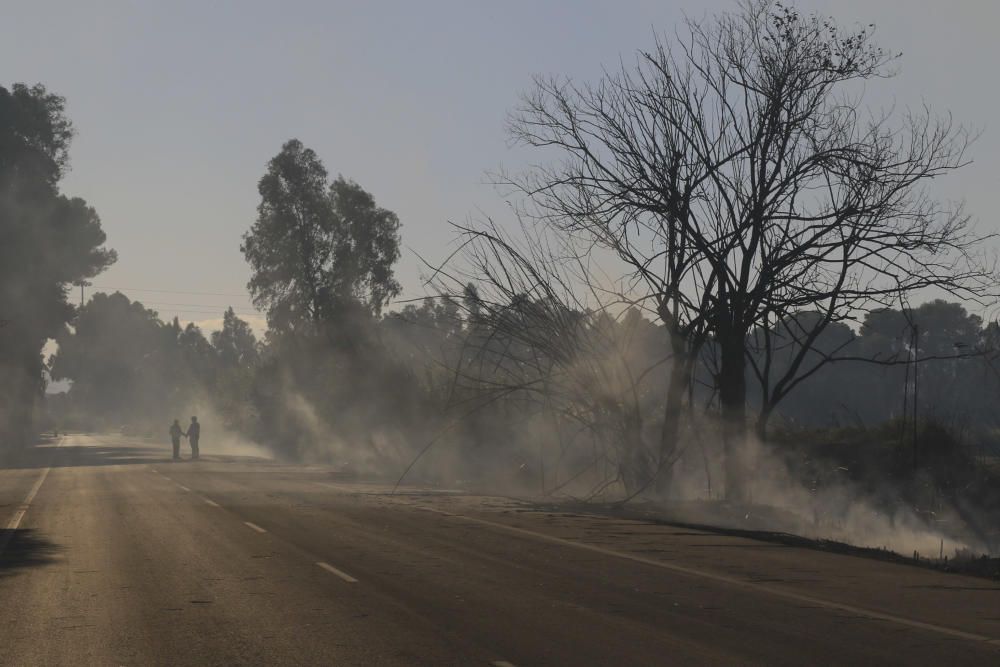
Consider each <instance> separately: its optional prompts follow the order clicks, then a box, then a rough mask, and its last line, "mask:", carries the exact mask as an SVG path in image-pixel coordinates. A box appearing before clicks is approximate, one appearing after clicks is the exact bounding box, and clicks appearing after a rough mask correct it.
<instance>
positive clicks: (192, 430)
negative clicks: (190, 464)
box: [184, 417, 201, 459]
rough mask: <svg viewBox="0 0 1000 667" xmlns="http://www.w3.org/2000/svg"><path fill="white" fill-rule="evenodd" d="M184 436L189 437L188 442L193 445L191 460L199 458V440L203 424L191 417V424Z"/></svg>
mask: <svg viewBox="0 0 1000 667" xmlns="http://www.w3.org/2000/svg"><path fill="white" fill-rule="evenodd" d="M184 435H186V436H187V439H188V442H189V443H191V458H192V459H196V458H198V440H199V439H200V438H201V424H199V423H198V418H197V417H191V424H190V425H189V426H188V430H187V433H185V434H184Z"/></svg>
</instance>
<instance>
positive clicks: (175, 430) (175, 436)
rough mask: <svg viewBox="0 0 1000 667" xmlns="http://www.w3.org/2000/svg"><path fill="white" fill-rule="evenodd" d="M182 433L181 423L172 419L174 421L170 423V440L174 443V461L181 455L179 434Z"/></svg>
mask: <svg viewBox="0 0 1000 667" xmlns="http://www.w3.org/2000/svg"><path fill="white" fill-rule="evenodd" d="M182 435H184V431H182V430H181V423H180V421H178V420H176V419H175V420H174V423H173V424H171V425H170V442H171V443H172V444H173V445H174V460H175V461H176V460H177V459H179V458H180V457H181V436H182Z"/></svg>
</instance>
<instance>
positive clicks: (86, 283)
mask: <svg viewBox="0 0 1000 667" xmlns="http://www.w3.org/2000/svg"><path fill="white" fill-rule="evenodd" d="M73 284H74V285H79V286H80V307H81V308H83V288H84V287H90V281H89V280H81V281H80V282H77V283H73Z"/></svg>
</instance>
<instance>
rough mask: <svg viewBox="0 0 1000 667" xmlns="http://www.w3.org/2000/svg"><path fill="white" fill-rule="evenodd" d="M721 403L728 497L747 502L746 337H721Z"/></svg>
mask: <svg viewBox="0 0 1000 667" xmlns="http://www.w3.org/2000/svg"><path fill="white" fill-rule="evenodd" d="M719 342H720V345H721V350H720V351H721V362H722V363H721V366H720V369H719V403H720V405H721V407H722V450H723V456H724V458H725V460H724V462H723V469H724V471H725V478H726V482H725V489H726V499H727V500H729V501H732V502H738V503H742V502H746V500H747V485H746V481H747V480H746V462H745V459H746V397H747V388H746V358H745V356H744V346H743V344H744V337H743V336H742V335H739V334H732V333H730V334H728V335H726V336H724V337H721V338H720V340H719Z"/></svg>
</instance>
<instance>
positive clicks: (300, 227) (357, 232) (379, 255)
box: [241, 139, 399, 331]
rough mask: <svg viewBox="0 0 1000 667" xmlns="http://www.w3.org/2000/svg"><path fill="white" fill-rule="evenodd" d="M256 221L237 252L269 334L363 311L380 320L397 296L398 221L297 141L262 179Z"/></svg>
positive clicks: (276, 158) (290, 142)
mask: <svg viewBox="0 0 1000 667" xmlns="http://www.w3.org/2000/svg"><path fill="white" fill-rule="evenodd" d="M258 191H259V192H260V196H261V203H260V205H259V206H258V208H257V212H258V216H257V221H256V222H255V223H254V225H253V226H252V227H251V229H250V231H248V232H247V233H246V234H245V235H244V236H243V245H242V246H241V250H242V251H243V254H244V256H245V257H246V259H247V262H248V263H249V264H250V267H251V270H252V271H253V276H252V277H251V279H250V282H249V284H248V287H249V289H250V293H251V294H252V296H253V300H254V304H255V305H257V306H258V307H260V308H263V309H265V310H266V311H267V314H268V322H269V325H270V326H271V327H272V329H277V330H279V331H294V330H299V329H302V328H303V327H306V326H312V328H313V329H315V328H316V325H319V324H322V323H329V322H331V321H332V320H333V319H334V318H336V317H337V316H339V315H343V314H344V313H345V312H349V311H350V310H351V309H352V307H357V306H360V307H361V308H363V309H364V310H365V311H367V312H369V313H372V314H374V315H378V314H379V313H380V312H381V309H382V307H383V306H384V305H385V304H386V303H387V302H388V301H389V299H391V298H392V297H393V296H395V295H396V294H398V293H399V284H398V283H397V282H396V280H395V279H394V278H393V272H392V265H393V263H395V261H396V260H397V259H398V257H399V233H398V231H399V219H398V218H397V217H396V215H395V214H394V213H392V212H391V211H387V210H385V209H382V208H379V207H378V206H376V204H375V200H374V199H373V198H372V196H371V195H370V194H368V193H367V192H365V191H364V190H363V189H362V188H361V187H360V186H359V185H357V184H356V183H353V182H351V181H347V180H345V179H344V178H342V177H338V178H337V179H336V180H335V181H334V182H333V183H332V184H328V183H327V171H326V168H325V167H324V166H323V164H322V162H321V161H320V159H319V158H318V157H317V155H316V153H315V152H313V151H312V150H311V149H308V148H306V147H304V146H303V145H302V143H301V142H300V141H298V140H297V139H292V140H291V141H288V142H287V143H285V145H284V146H283V147H282V149H281V152H280V153H279V154H278V155H276V156H275V157H274V158H272V159H271V161H270V162H269V163H268V167H267V173H266V174H265V175H264V176H263V178H261V179H260V182H259V184H258Z"/></svg>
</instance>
